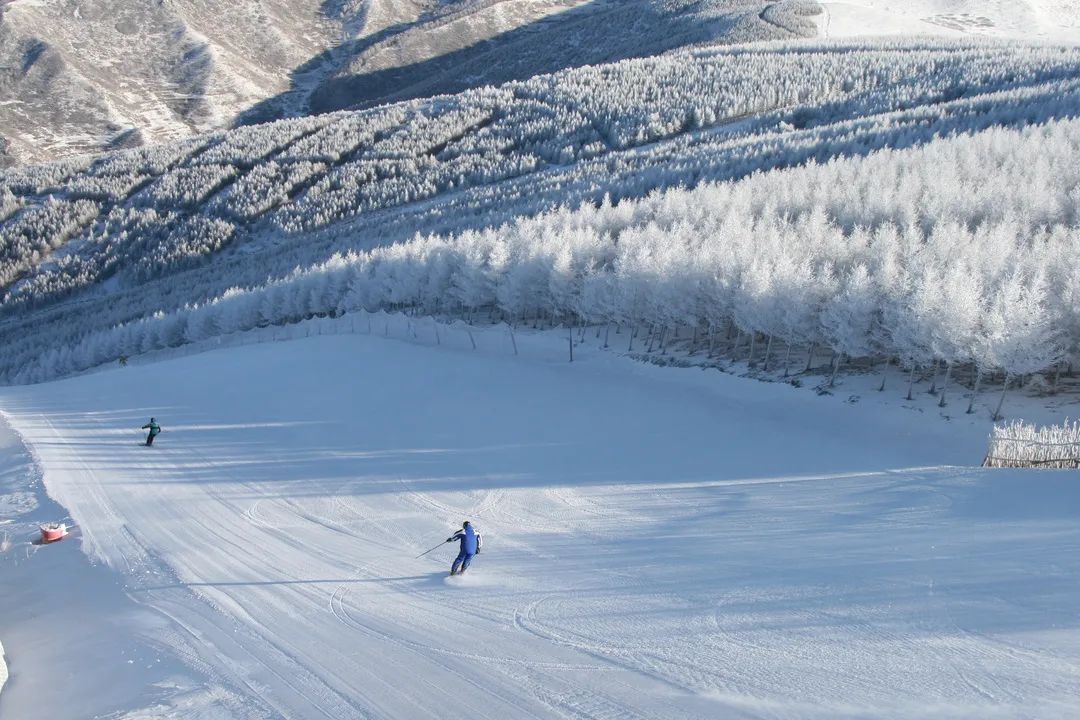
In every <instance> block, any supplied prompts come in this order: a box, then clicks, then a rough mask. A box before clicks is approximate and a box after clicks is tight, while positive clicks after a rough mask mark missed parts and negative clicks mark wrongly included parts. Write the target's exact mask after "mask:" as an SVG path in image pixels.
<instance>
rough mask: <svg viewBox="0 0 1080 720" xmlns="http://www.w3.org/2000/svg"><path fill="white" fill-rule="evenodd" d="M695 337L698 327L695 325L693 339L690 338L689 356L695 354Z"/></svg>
mask: <svg viewBox="0 0 1080 720" xmlns="http://www.w3.org/2000/svg"><path fill="white" fill-rule="evenodd" d="M697 335H698V326H697V325H695V326H694V335H693V337H691V338H690V354H691V355H693V354H694V353H696V352H697Z"/></svg>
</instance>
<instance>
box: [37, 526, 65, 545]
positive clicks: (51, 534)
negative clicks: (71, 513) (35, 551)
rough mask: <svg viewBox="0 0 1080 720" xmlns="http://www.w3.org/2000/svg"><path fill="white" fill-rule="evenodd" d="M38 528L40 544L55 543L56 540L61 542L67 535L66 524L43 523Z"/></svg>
mask: <svg viewBox="0 0 1080 720" xmlns="http://www.w3.org/2000/svg"><path fill="white" fill-rule="evenodd" d="M40 527H41V542H42V544H45V543H52V542H56V541H57V540H63V539H64V536H65V535H67V532H68V528H67V524H65V523H62V522H51V523H45V524H44V525H41V526H40Z"/></svg>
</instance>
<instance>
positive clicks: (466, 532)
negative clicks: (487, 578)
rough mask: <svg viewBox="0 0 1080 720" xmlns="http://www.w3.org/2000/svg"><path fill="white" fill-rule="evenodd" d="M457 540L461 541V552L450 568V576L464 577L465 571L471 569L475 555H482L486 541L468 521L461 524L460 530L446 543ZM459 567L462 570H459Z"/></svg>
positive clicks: (447, 539)
mask: <svg viewBox="0 0 1080 720" xmlns="http://www.w3.org/2000/svg"><path fill="white" fill-rule="evenodd" d="M455 540H460V541H461V550H460V551H459V552H458V556H457V559H456V560H454V564H453V565H452V566H450V574H451V575H464V574H465V571H466V570H468V569H469V564H470V563H471V562H472V559H473V555H479V554H480V547H481V546H482V545H483V543H484V539H483V538H482V537H481V536H480V533H478V532H476V530H475V529H474V528H473V526H472V523H470V522H469V521H468V520H466V521H465V522H463V523H462V524H461V529H460V530H458V531H457V532H456V533H454V534H453V535H451V536H450V537H448V538H446V542H454V541H455ZM459 566H460V569H458V568H459Z"/></svg>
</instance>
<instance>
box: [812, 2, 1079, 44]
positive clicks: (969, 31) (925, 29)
mask: <svg viewBox="0 0 1080 720" xmlns="http://www.w3.org/2000/svg"><path fill="white" fill-rule="evenodd" d="M821 4H822V5H823V6H824V8H825V12H824V13H823V14H822V15H821V16H820V18H819V25H820V28H821V34H822V35H823V36H824V37H852V36H868V35H911V34H918V35H945V36H964V35H967V36H971V35H975V36H982V37H1010V38H1023V39H1029V40H1033V39H1043V40H1052V41H1055V42H1071V43H1078V42H1080V2H1078V0H991V1H989V2H987V0H835V1H834V0H822V3H821Z"/></svg>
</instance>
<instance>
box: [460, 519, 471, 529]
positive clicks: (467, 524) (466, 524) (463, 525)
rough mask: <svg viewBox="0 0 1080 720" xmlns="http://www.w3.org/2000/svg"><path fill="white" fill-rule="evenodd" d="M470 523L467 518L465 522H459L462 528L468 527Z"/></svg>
mask: <svg viewBox="0 0 1080 720" xmlns="http://www.w3.org/2000/svg"><path fill="white" fill-rule="evenodd" d="M470 524H471V523H470V522H469V521H468V520H466V521H465V522H463V523H461V527H463V528H465V527H469V525H470Z"/></svg>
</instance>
